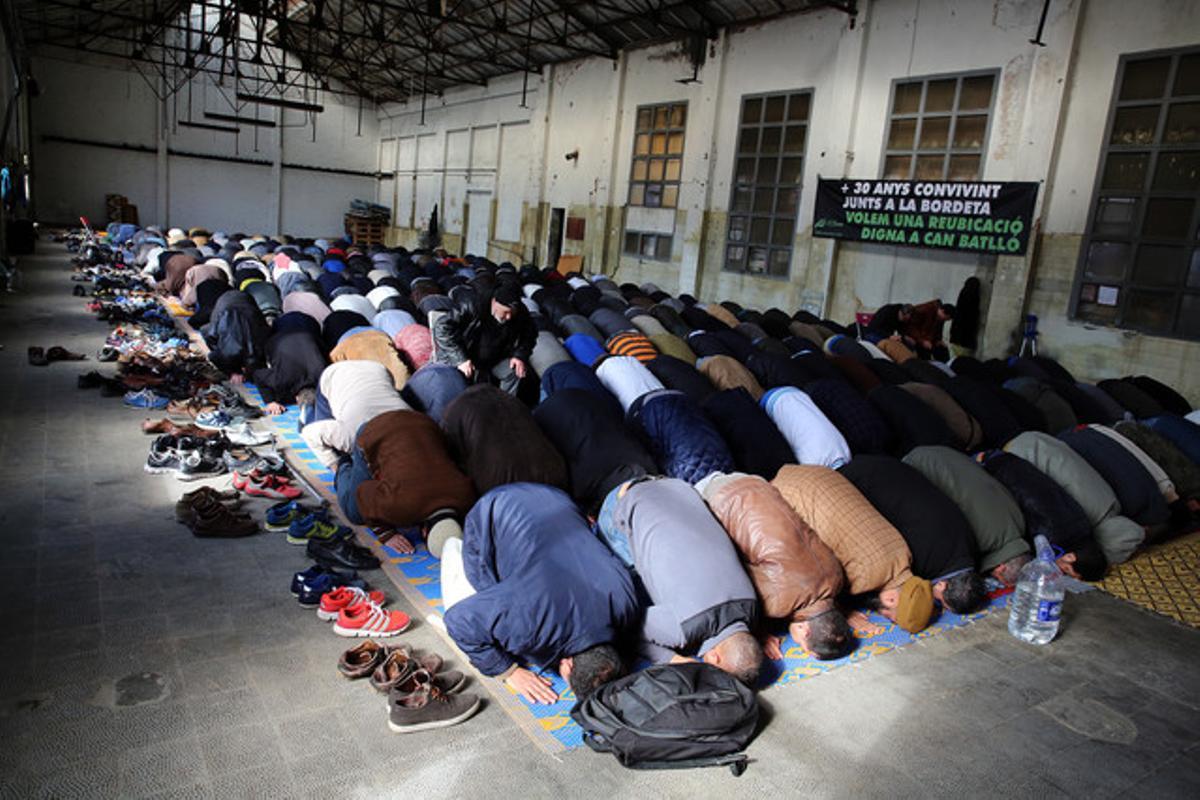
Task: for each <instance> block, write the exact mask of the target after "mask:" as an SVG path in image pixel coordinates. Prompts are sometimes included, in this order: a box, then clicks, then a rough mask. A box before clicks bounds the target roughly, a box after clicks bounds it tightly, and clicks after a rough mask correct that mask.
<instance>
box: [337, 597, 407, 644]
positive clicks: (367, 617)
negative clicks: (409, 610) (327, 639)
mask: <svg viewBox="0 0 1200 800" xmlns="http://www.w3.org/2000/svg"><path fill="white" fill-rule="evenodd" d="M411 622H412V620H411V619H409V618H408V614H405V613H404V612H403V611H384V610H383V608H381V607H380V606H379V605H378V604H376V603H374V602H372V601H370V600H360V601H358V602H357V603H355V604H354V605H352V606H347V607H346V608H343V609H342V610H341V611H339V612H338V617H337V622H335V623H333V632H334V633H336V634H337V635H338V636H378V637H381V638H385V637H388V636H397V635H399V634H401V633H404V632H405V631H406V630H408V626H409V624H410V623H411Z"/></svg>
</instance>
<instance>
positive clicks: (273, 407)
mask: <svg viewBox="0 0 1200 800" xmlns="http://www.w3.org/2000/svg"><path fill="white" fill-rule="evenodd" d="M286 410H287V409H286V408H284V407H283V406H282V405H280V404H279V403H267V405H266V406H265V407H264V408H263V411H265V412H267V413H268V414H270V415H271V416H272V417H276V416H279V415H280V414H282V413H283V412H284V411H286Z"/></svg>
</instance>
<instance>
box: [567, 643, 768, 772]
mask: <svg viewBox="0 0 1200 800" xmlns="http://www.w3.org/2000/svg"><path fill="white" fill-rule="evenodd" d="M571 717H572V718H573V719H574V720H575V721H576V722H578V723H579V725H580V726H581V727H582V728H583V730H584V735H583V740H584V743H586V744H587V745H588V747H590V748H592V749H593V750H595V751H596V752H598V753H612V754H613V755H614V756H616V757H617V760H618V761H620V762H621V763H622V764H623V765H625V766H626V767H630V768H632V769H683V768H688V767H719V766H728V767H729V769H730V771H732V772H733V774H734V775H741V774H742V773H743V772H745V771H746V765H747V763H748V759H747V758H746V755H745V753H741V752H739V751H741V750H742V748H744V747H745V746H746V744H747V743H748V742H749V741H750V739H751V738H752V737H753V736H754V733H755V728H756V726H757V724H758V702H757V700H756V699H755V695H754V692H753V691H751V690H750V689H749V688H747V687H746V686H745V685H743V684H742V683H741V682H740V681H738V680H737V679H736V678H734V677H733V676H732V675H729V674H728V673H726V672H722V671H721V670H719V669H717V668H716V667H713V666H710V665H708V664H702V663H696V662H692V663H687V664H660V665H657V666H652V667H649V668H648V669H645V670H642V671H640V672H635V673H633V674H632V675H626V676H625V677H624V678H620V679H618V680H615V681H612V682H611V683H607V684H604V685H603V686H601V687H599V688H598V689H596V691H594V692H592V693H591V694H589V695H587V696H586V697H584V698H583V699H582V700H579V701H578V702H577V703H576V704H575V707H574V708H573V709H571Z"/></svg>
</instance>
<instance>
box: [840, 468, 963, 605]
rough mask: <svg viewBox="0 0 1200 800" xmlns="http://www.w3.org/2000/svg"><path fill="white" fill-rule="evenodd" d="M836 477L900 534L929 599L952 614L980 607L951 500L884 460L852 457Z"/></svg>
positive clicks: (959, 513) (918, 476)
mask: <svg viewBox="0 0 1200 800" xmlns="http://www.w3.org/2000/svg"><path fill="white" fill-rule="evenodd" d="M839 472H841V473H842V475H843V476H845V477H846V478H847V479H849V481H850V482H851V483H853V484H854V487H855V488H856V489H858V490H859V491H860V492H862V494H863V496H864V497H866V498H867V500H869V501H870V502H871V505H873V506H875V508H876V509H877V510H878V511H879V513H880V514H882V515H883V516H884V518H886V519H887V521H888V522H890V523H892V525H894V526H896V530H898V531H900V535H901V536H903V537H904V541H905V542H907V543H908V549H909V551H910V552H911V553H912V570H913V573H915V574H916V575H917V577H919V578H924V579H926V580H927V581H929V582H930V583H931V584H932V586H933V597H934V599H936V600H938V601H939V602H941V604H942V605H944V606H945V607H946V608H947V609H949V610H950V611H953V612H954V613H955V614H970V613H972V612H974V611H978V610H979V609H980V608H981V607H983V605H984V604H985V603H986V602H987V587H986V586H985V584H984V580H983V576H982V575H980V574H979V573H978V572H977V571H976V570H975V537H974V534H973V533H972V532H971V523H970V522H968V521H967V518H966V517H965V516H963V513H962V511H961V510H959V508H958V506H956V505H955V504H954V501H953V500H951V499H950V498H948V497H946V495H944V494H943V493H942V492H941V490H939V489H938V488H937V487H936V486H934V485H933V484H932V483H930V482H929V480H928V479H926V478H925V476H923V475H922V474H921V473H920V472H918V471H917V470H915V469H913V468H912V467H910V466H908V465H907V464H905V463H903V462H901V461H898V460H897V459H895V458H891V457H889V456H875V455H861V456H855V457H854V458H853V459H852V460H851V461H850V463H849V464H847V465H846V466H844V467H842V468H841V469H840V470H839Z"/></svg>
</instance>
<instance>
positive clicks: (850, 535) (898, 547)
mask: <svg viewBox="0 0 1200 800" xmlns="http://www.w3.org/2000/svg"><path fill="white" fill-rule="evenodd" d="M771 485H773V486H774V487H775V488H776V489H778V490H779V493H780V494H781V495H783V499H784V500H786V501H787V503H788V505H789V506H791V507H792V510H794V511H795V512H796V515H797V516H799V517H800V519H802V520H804V522H805V524H807V525H808V526H809V527H811V528H812V529H813V531H815V532H816V534H817V536H819V537H820V538H821V541H823V542H824V543H825V544H826V545H828V547H829V549H830V550H832V551H833V554H834V555H835V556H837V559H838V561H839V562H841V564H842V569H843V570H844V571H845V573H846V591H847V592H848V593H849V594H851V595H860V596H861V597H862V599H864V600H865V601H866V602H867V603H868V604H869V605H870V606H871V607H873V608H874V610H876V611H878V612H879V613H880V614H882V615H883V616H884V617H886V618H887V619H889V620H891V621H892V622H895V623H896V624H897V625H899V626H900V627H901V628H903V629H904V630H906V631H908V632H909V633H917V632H919V631H922V630H924V629H925V626H926V625H928V624H929V617H930V615H932V613H933V589H932V587H931V586H930V585H929V581H927V580H925V579H924V578H918V577H916V576H915V575H913V572H912V554H911V553H910V552H909V549H908V545H907V544H905V543H904V538H903V537H902V536H901V535H900V532H899V531H897V530H896V529H895V528H894V527H892V524H891V523H890V522H888V521H887V520H886V519H885V518H884V517H883V515H881V514H880V513H879V512H878V511H876V510H875V507H874V506H872V505H871V504H870V502H868V500H867V498H865V497H863V496H862V494H861V493H860V492H859V491H858V490H857V489H855V488H854V484H852V483H850V481H848V480H847V479H846V478H844V477H842V475H841V474H839V473H838V472H837V471H836V470H832V469H829V468H828V467H822V466H815V465H795V464H789V465H787V466H785V467H784V468H783V469H781V470H779V474H778V475H776V476H775V480H773V481H771ZM851 622H852V624H854V625H855V626H856V627H865V626H866V625H867V621H866V619H865V618H864V617H863V615H862V614H858V613H856V614H852V615H851Z"/></svg>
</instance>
